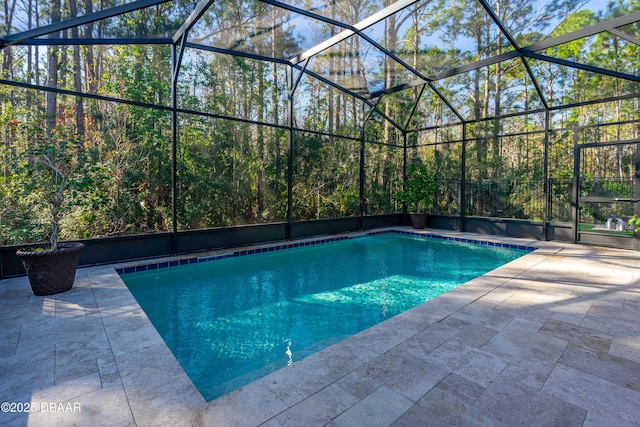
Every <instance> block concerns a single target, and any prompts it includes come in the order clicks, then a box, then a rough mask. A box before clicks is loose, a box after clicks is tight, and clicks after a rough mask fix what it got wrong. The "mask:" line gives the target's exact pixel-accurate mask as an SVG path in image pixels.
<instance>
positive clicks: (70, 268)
mask: <svg viewBox="0 0 640 427" xmlns="http://www.w3.org/2000/svg"><path fill="white" fill-rule="evenodd" d="M83 248H84V244H83V243H59V244H58V249H57V250H56V251H55V252H50V251H42V252H38V251H33V250H30V249H20V250H18V251H17V252H16V255H18V256H19V257H20V258H22V265H24V269H25V271H26V272H27V276H28V277H29V283H30V284H31V289H32V290H33V293H34V294H36V295H52V294H57V293H60V292H65V291H68V290H69V289H71V288H72V287H73V282H74V281H75V278H76V269H77V267H78V259H79V258H80V251H82V249H83Z"/></svg>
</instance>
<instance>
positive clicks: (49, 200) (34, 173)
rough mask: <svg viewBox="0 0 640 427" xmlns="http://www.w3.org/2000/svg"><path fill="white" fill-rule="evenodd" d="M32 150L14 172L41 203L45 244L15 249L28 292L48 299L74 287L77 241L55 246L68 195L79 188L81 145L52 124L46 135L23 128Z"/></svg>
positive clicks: (39, 130) (81, 177) (77, 251)
mask: <svg viewBox="0 0 640 427" xmlns="http://www.w3.org/2000/svg"><path fill="white" fill-rule="evenodd" d="M23 131H24V132H26V133H27V135H26V136H27V138H28V139H27V140H28V141H29V144H30V148H29V149H28V150H27V151H26V152H25V155H24V156H22V157H21V160H20V161H19V164H18V166H17V172H18V173H22V175H23V177H24V179H25V190H26V191H28V192H31V193H32V194H35V195H36V196H37V198H39V199H40V200H41V201H42V205H43V208H44V209H43V212H42V213H43V214H45V215H46V216H47V217H48V222H49V226H50V228H49V233H48V234H49V236H48V237H49V243H48V244H40V245H36V246H32V247H28V248H22V249H19V250H18V251H17V252H16V254H17V255H18V256H19V257H20V258H21V259H22V263H23V265H24V269H25V271H26V273H27V276H28V278H29V283H30V284H31V289H32V290H33V293H34V294H36V295H51V294H56V293H60V292H64V291H68V290H69V289H71V288H72V287H73V282H74V280H75V275H76V269H77V266H78V260H79V257H80V251H81V250H82V249H83V248H84V244H83V243H79V242H59V241H58V237H59V235H60V226H61V220H62V218H63V216H64V212H65V210H66V208H67V204H68V203H67V202H68V201H67V195H68V194H67V193H68V192H69V191H72V190H73V189H75V188H77V187H78V186H79V184H80V183H81V182H82V180H83V179H84V177H83V176H82V174H81V173H80V169H81V166H82V165H83V161H82V156H81V153H82V151H83V150H82V147H81V146H80V144H79V143H78V139H77V138H76V137H75V136H73V135H72V134H71V132H70V131H69V130H68V129H67V128H66V127H64V126H55V127H54V128H53V129H52V130H51V131H50V132H48V135H45V132H44V131H42V130H41V129H34V128H31V127H29V126H26V125H25V126H23Z"/></svg>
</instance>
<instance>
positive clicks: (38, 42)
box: [15, 37, 173, 46]
mask: <svg viewBox="0 0 640 427" xmlns="http://www.w3.org/2000/svg"><path fill="white" fill-rule="evenodd" d="M126 44H169V45H170V44H173V41H172V40H171V39H169V38H164V37H162V38H155V37H149V38H146V37H145V38H141V39H139V38H117V39H116V38H100V39H91V38H87V39H85V38H78V39H58V38H53V39H31V40H24V41H21V42H18V43H16V44H15V46H51V45H55V46H76V45H79V46H87V45H91V46H95V45H126Z"/></svg>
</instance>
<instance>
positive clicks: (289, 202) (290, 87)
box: [286, 67, 295, 240]
mask: <svg viewBox="0 0 640 427" xmlns="http://www.w3.org/2000/svg"><path fill="white" fill-rule="evenodd" d="M287 74H288V75H287V86H288V91H287V235H286V238H287V240H290V239H291V237H292V233H291V226H292V223H293V212H292V210H293V93H294V91H295V88H294V80H293V67H288V73H287Z"/></svg>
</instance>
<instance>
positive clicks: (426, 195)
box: [396, 160, 438, 229]
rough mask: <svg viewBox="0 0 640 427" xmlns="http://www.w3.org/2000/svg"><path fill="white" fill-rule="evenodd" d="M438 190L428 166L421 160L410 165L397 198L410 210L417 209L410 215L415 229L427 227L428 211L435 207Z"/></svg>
mask: <svg viewBox="0 0 640 427" xmlns="http://www.w3.org/2000/svg"><path fill="white" fill-rule="evenodd" d="M437 188H438V184H437V183H436V181H435V176H434V174H433V173H431V172H430V171H429V169H428V168H427V166H426V165H424V164H423V163H422V162H420V161H419V160H415V161H413V162H412V163H411V164H410V165H409V167H408V168H407V179H406V180H405V181H404V185H403V187H402V190H400V191H399V192H398V193H397V196H396V197H397V199H398V201H399V202H401V203H403V204H405V205H406V206H407V208H408V209H415V211H412V212H410V213H409V215H410V217H411V224H412V225H413V228H417V229H422V228H425V227H426V225H427V217H428V213H427V212H426V211H428V210H429V209H430V208H431V206H433V203H434V196H435V191H436V189H437Z"/></svg>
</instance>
